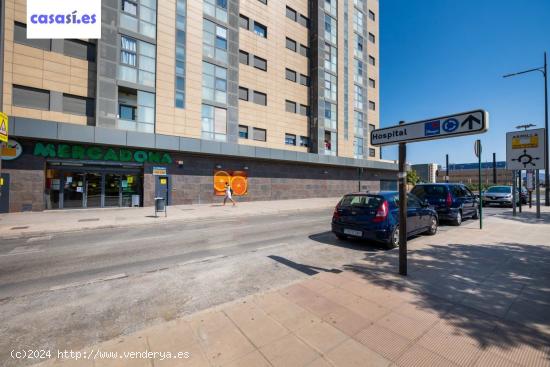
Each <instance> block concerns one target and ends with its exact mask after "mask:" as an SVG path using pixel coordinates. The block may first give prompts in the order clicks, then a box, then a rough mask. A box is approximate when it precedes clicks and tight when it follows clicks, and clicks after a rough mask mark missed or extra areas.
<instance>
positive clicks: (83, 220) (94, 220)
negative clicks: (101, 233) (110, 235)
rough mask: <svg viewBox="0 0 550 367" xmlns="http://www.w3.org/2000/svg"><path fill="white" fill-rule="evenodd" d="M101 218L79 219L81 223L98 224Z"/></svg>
mask: <svg viewBox="0 0 550 367" xmlns="http://www.w3.org/2000/svg"><path fill="white" fill-rule="evenodd" d="M98 220H99V218H86V219H79V220H78V221H79V222H97V221H98Z"/></svg>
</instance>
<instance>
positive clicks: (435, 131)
mask: <svg viewBox="0 0 550 367" xmlns="http://www.w3.org/2000/svg"><path fill="white" fill-rule="evenodd" d="M440 133H441V125H440V121H439V120H435V121H428V122H426V123H425V124H424V135H425V136H432V135H439V134H440Z"/></svg>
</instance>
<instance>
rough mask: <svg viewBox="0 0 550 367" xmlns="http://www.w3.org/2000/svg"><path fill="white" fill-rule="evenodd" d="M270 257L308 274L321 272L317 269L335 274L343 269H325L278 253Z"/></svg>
mask: <svg viewBox="0 0 550 367" xmlns="http://www.w3.org/2000/svg"><path fill="white" fill-rule="evenodd" d="M268 257H269V258H270V259H272V260H275V261H277V262H279V263H281V264H283V265H286V266H288V267H289V268H292V269H294V270H298V271H300V272H302V273H304V274H306V275H315V274H319V272H318V271H317V270H320V271H324V272H327V273H335V274H338V273H341V272H342V270H340V269H325V268H320V267H317V266H312V265H304V264H300V263H297V262H294V261H291V260H288V259H287V258H284V257H281V256H277V255H269V256H268Z"/></svg>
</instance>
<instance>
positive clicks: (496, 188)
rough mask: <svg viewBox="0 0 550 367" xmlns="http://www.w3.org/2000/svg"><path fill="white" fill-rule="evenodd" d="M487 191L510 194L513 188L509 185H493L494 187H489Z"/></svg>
mask: <svg viewBox="0 0 550 367" xmlns="http://www.w3.org/2000/svg"><path fill="white" fill-rule="evenodd" d="M487 192H491V193H498V194H509V193H511V192H512V188H510V187H508V186H493V187H489V189H488V190H487Z"/></svg>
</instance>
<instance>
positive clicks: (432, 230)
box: [427, 217, 438, 236]
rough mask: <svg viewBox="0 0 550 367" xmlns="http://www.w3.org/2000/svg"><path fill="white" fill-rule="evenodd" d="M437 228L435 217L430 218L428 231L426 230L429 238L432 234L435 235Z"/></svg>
mask: <svg viewBox="0 0 550 367" xmlns="http://www.w3.org/2000/svg"><path fill="white" fill-rule="evenodd" d="M437 227H438V224H437V218H436V217H432V218H431V219H430V229H428V232H427V233H428V234H429V235H430V236H433V235H434V234H436V233H437Z"/></svg>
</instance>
